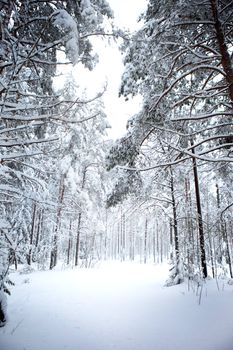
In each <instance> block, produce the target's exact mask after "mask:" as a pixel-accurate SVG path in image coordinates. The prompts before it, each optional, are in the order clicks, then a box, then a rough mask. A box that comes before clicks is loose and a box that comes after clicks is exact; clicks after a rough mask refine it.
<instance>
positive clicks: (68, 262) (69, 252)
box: [67, 219, 72, 265]
mask: <svg viewBox="0 0 233 350" xmlns="http://www.w3.org/2000/svg"><path fill="white" fill-rule="evenodd" d="M71 250H72V220H71V219H70V227H69V240H68V249H67V265H69V264H70V256H71Z"/></svg>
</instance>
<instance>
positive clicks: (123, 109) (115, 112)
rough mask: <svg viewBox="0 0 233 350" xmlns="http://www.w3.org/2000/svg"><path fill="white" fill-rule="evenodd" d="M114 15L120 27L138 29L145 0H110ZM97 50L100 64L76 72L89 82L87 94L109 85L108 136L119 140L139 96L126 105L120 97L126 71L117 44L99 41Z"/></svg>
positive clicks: (135, 111) (139, 99)
mask: <svg viewBox="0 0 233 350" xmlns="http://www.w3.org/2000/svg"><path fill="white" fill-rule="evenodd" d="M108 2H109V4H110V6H111V8H112V10H113V11H114V15H115V21H114V22H115V24H116V25H117V26H119V27H121V28H122V27H123V28H129V29H130V30H135V29H137V27H138V23H137V19H138V17H139V15H140V14H141V13H142V12H143V10H144V9H145V8H146V3H147V1H146V0H108ZM96 45H97V50H98V54H99V58H100V61H99V64H98V65H97V66H96V68H95V70H94V71H93V72H88V71H87V70H85V71H83V70H81V71H80V70H78V71H77V72H74V76H75V78H76V79H77V82H78V83H79V81H80V85H81V86H83V84H84V82H85V81H86V84H85V85H86V87H87V91H88V93H90V94H91V95H93V94H94V93H95V92H98V91H100V90H101V88H102V87H103V86H104V85H105V83H106V81H107V82H108V88H107V92H106V93H105V95H104V104H105V110H106V114H107V116H108V120H109V123H110V125H111V126H112V128H111V129H109V137H110V138H113V139H116V138H119V137H121V136H123V135H124V134H125V131H126V123H127V120H128V119H129V117H131V116H132V115H134V114H135V113H137V112H138V111H139V110H140V101H141V98H140V97H136V98H134V99H133V100H130V101H128V102H126V101H125V100H124V98H119V97H118V92H119V87H120V83H121V75H122V73H123V70H124V66H123V63H122V56H121V53H120V52H119V50H118V48H117V45H116V44H112V46H111V47H109V46H108V44H107V43H104V41H103V40H99V41H98V43H97V44H96Z"/></svg>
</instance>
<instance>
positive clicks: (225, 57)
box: [211, 0, 233, 106]
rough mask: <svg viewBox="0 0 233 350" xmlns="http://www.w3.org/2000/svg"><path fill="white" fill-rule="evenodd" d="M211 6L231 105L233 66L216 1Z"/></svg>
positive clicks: (212, 1)
mask: <svg viewBox="0 0 233 350" xmlns="http://www.w3.org/2000/svg"><path fill="white" fill-rule="evenodd" d="M211 8H212V14H213V18H214V27H215V31H216V38H217V42H218V46H219V50H220V54H221V63H222V67H223V70H224V72H225V74H226V81H227V83H228V91H229V96H230V99H231V104H232V106H233V68H232V61H231V57H230V54H229V51H228V48H227V45H226V42H225V37H224V31H223V28H222V23H221V21H220V19H219V12H218V1H216V0H211Z"/></svg>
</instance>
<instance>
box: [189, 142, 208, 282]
mask: <svg viewBox="0 0 233 350" xmlns="http://www.w3.org/2000/svg"><path fill="white" fill-rule="evenodd" d="M191 146H193V141H191ZM192 153H193V154H194V155H195V150H194V147H192ZM192 162H193V175H194V185H195V195H196V205H197V217H198V231H199V244H200V256H201V271H202V274H203V277H204V278H206V277H207V264H206V253H205V238H204V228H203V220H202V211H201V198H200V188H199V179H198V171H197V162H196V158H195V157H193V158H192Z"/></svg>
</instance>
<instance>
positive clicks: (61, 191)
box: [49, 175, 65, 270]
mask: <svg viewBox="0 0 233 350" xmlns="http://www.w3.org/2000/svg"><path fill="white" fill-rule="evenodd" d="M64 182H65V175H62V177H61V181H60V187H59V198H58V209H57V217H56V226H55V229H54V236H53V245H52V250H51V255H50V267H49V268H50V270H51V269H53V268H54V267H55V266H56V265H57V254H58V231H59V226H60V221H61V212H62V203H63V199H64V192H65V185H64Z"/></svg>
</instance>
